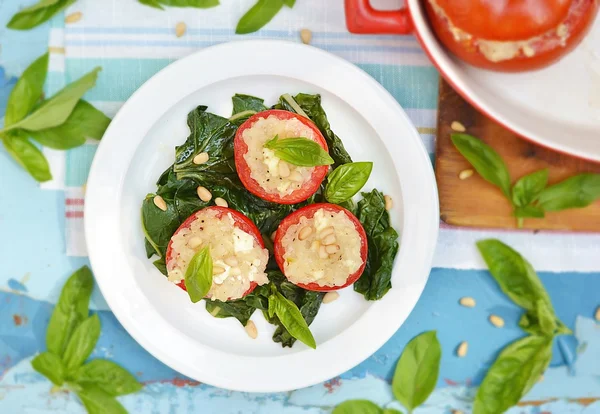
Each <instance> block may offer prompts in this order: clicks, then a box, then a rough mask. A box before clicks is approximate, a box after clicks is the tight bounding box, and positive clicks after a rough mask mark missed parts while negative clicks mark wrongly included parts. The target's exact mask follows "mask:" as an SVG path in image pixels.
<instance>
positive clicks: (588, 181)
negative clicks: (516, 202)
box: [538, 173, 600, 211]
mask: <svg viewBox="0 0 600 414" xmlns="http://www.w3.org/2000/svg"><path fill="white" fill-rule="evenodd" d="M599 198H600V174H592V173H586V174H579V175H576V176H574V177H571V178H567V179H566V180H563V181H561V182H560V183H558V184H554V185H551V186H550V187H548V188H546V189H545V190H544V191H542V192H541V193H540V195H539V197H538V204H539V205H540V206H541V207H543V208H544V210H546V211H559V210H565V209H568V208H581V207H587V206H589V205H590V204H591V203H593V202H594V201H596V200H598V199H599Z"/></svg>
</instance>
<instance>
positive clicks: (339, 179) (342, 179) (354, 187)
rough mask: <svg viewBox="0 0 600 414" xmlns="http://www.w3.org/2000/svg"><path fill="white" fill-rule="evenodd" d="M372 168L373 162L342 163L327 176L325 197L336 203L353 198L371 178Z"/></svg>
mask: <svg viewBox="0 0 600 414" xmlns="http://www.w3.org/2000/svg"><path fill="white" fill-rule="evenodd" d="M372 170H373V163H372V162H351V163H348V164H343V165H340V166H339V167H337V168H336V169H335V170H333V172H332V173H331V174H329V176H328V177H327V186H326V187H325V198H326V199H327V201H329V202H330V203H334V204H340V203H343V202H344V201H346V200H349V199H351V198H352V197H353V196H354V195H355V194H356V193H358V192H359V191H360V190H361V188H363V186H364V185H365V184H366V182H367V181H368V180H369V176H370V175H371V171H372Z"/></svg>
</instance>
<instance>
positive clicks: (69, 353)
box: [63, 314, 100, 373]
mask: <svg viewBox="0 0 600 414" xmlns="http://www.w3.org/2000/svg"><path fill="white" fill-rule="evenodd" d="M98 338H100V318H98V315H97V314H94V315H92V316H90V317H89V318H87V319H86V320H85V321H83V322H82V323H81V325H79V326H78V327H77V328H75V331H74V332H73V336H71V339H70V340H69V343H68V344H67V349H65V354H64V355H63V361H64V363H65V368H66V369H67V372H68V373H72V372H75V370H77V369H78V368H79V367H80V366H81V364H83V363H84V362H85V360H86V359H88V357H89V356H90V354H91V353H92V351H93V350H94V347H95V346H96V342H98Z"/></svg>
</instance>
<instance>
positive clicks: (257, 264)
mask: <svg viewBox="0 0 600 414" xmlns="http://www.w3.org/2000/svg"><path fill="white" fill-rule="evenodd" d="M252 266H254V267H258V266H260V259H258V258H256V259H253V260H252Z"/></svg>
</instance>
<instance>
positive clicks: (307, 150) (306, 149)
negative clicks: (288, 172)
mask: <svg viewBox="0 0 600 414" xmlns="http://www.w3.org/2000/svg"><path fill="white" fill-rule="evenodd" d="M265 148H268V149H271V150H273V151H274V152H275V156H276V157H277V158H280V159H282V160H284V161H286V162H289V163H290V164H293V165H297V166H299V167H316V166H319V165H330V164H333V159H332V158H331V157H330V156H329V154H328V153H327V151H325V150H324V149H323V148H322V147H321V146H320V145H319V144H317V143H316V142H315V141H313V140H311V139H308V138H303V137H291V138H285V139H280V138H279V135H275V137H274V138H273V139H270V140H269V141H267V142H266V143H265Z"/></svg>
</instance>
